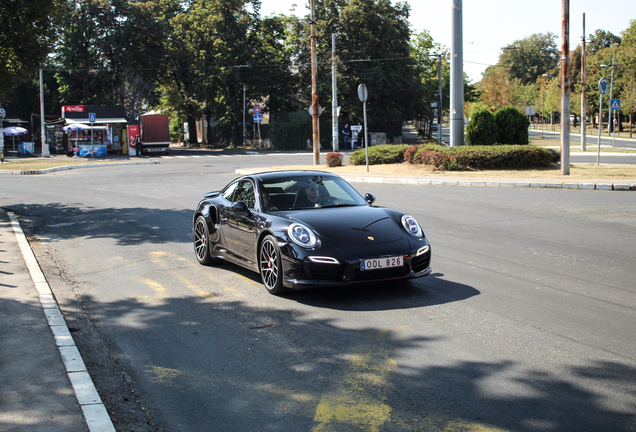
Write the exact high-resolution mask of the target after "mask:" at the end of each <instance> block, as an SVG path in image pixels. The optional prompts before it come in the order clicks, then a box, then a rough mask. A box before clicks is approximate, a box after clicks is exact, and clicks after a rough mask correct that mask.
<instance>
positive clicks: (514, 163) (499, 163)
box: [413, 145, 560, 171]
mask: <svg viewBox="0 0 636 432" xmlns="http://www.w3.org/2000/svg"><path fill="white" fill-rule="evenodd" d="M559 158H560V155H559V152H557V151H555V150H552V149H546V148H543V147H536V146H529V145H498V146H468V147H441V146H435V145H426V146H420V147H419V149H418V150H417V152H416V153H415V156H414V157H413V163H423V164H426V165H432V166H433V167H435V168H436V169H439V170H448V171H461V170H466V169H532V168H547V167H549V166H550V165H551V164H553V163H556V162H558V161H559Z"/></svg>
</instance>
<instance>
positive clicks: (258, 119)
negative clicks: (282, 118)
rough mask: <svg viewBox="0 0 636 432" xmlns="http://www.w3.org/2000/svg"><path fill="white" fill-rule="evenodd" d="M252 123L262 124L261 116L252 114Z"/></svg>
mask: <svg viewBox="0 0 636 432" xmlns="http://www.w3.org/2000/svg"><path fill="white" fill-rule="evenodd" d="M254 123H263V114H254Z"/></svg>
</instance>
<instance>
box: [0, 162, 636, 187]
mask: <svg viewBox="0 0 636 432" xmlns="http://www.w3.org/2000/svg"><path fill="white" fill-rule="evenodd" d="M125 161H126V160H116V159H115V160H112V159H111V160H108V159H100V160H95V161H92V160H90V159H89V160H85V159H78V160H73V159H62V160H54V159H52V160H43V159H25V160H18V161H16V160H13V161H11V162H7V161H5V163H3V164H0V170H10V171H37V170H43V169H47V168H56V167H62V166H78V165H90V164H105V163H109V162H111V163H114V162H120V163H121V162H125ZM278 169H300V170H319V171H329V172H333V173H336V174H339V175H361V176H364V175H372V176H379V177H382V176H393V177H429V178H477V177H478V178H495V179H503V178H509V179H558V180H564V181H568V180H572V179H596V180H627V181H629V182H630V183H636V166H634V165H614V164H611V165H610V164H602V165H601V166H596V165H595V164H571V165H570V175H569V176H564V175H561V171H560V167H559V166H558V165H554V166H553V168H552V169H542V170H516V171H509V170H492V171H434V170H433V169H432V168H431V167H429V166H426V165H414V164H409V163H401V164H391V165H370V166H369V172H368V173H367V168H366V166H365V165H345V166H340V167H334V168H329V167H328V166H326V165H288V166H272V167H264V168H254V169H250V171H253V172H258V171H271V170H278Z"/></svg>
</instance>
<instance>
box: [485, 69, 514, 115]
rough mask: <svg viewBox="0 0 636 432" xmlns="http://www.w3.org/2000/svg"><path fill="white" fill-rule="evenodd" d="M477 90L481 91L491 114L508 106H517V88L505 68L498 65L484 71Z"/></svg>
mask: <svg viewBox="0 0 636 432" xmlns="http://www.w3.org/2000/svg"><path fill="white" fill-rule="evenodd" d="M477 88H478V89H479V90H480V91H481V96H480V98H481V101H482V102H483V103H484V104H485V105H486V108H487V109H488V110H489V111H490V112H495V111H497V110H498V109H501V108H503V107H505V106H508V105H513V106H517V103H518V94H517V86H516V85H515V80H514V79H511V78H510V77H509V74H508V71H507V70H506V69H505V68H502V67H500V66H498V65H495V66H489V67H488V68H487V69H486V70H485V71H484V74H483V77H482V79H481V81H480V82H479V83H478V84H477Z"/></svg>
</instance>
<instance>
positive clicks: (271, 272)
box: [258, 235, 285, 294]
mask: <svg viewBox="0 0 636 432" xmlns="http://www.w3.org/2000/svg"><path fill="white" fill-rule="evenodd" d="M258 256H259V260H258V262H259V264H258V265H259V269H260V273H261V278H262V279H263V285H265V288H267V291H269V292H270V293H271V294H280V293H282V292H283V291H284V290H285V288H284V287H283V268H282V260H281V257H280V249H279V248H278V243H277V242H276V239H275V238H274V237H273V236H271V235H268V236H267V237H265V239H264V240H263V242H262V243H261V248H260V252H259V254H258Z"/></svg>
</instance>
